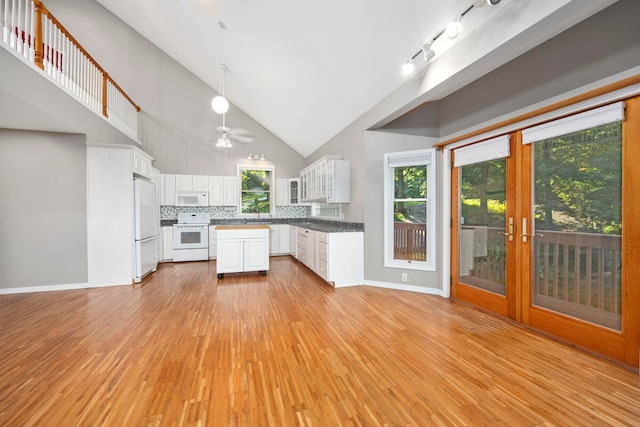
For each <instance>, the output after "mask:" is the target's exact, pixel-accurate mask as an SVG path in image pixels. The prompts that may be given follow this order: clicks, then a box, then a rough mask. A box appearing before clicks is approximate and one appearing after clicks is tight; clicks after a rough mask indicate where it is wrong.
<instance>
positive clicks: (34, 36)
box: [0, 0, 140, 139]
mask: <svg viewBox="0 0 640 427" xmlns="http://www.w3.org/2000/svg"><path fill="white" fill-rule="evenodd" d="M0 16H2V18H3V23H2V40H3V44H4V46H5V47H8V48H9V49H12V50H15V51H16V52H17V53H18V54H20V55H22V56H23V57H24V58H25V59H26V60H27V61H29V62H30V63H32V64H34V66H36V67H38V68H39V69H41V70H42V71H44V72H45V73H47V74H48V75H49V77H51V78H52V79H53V80H54V81H56V82H57V83H58V84H59V85H60V86H61V87H62V88H64V89H65V90H66V91H67V92H69V93H70V94H72V95H73V96H74V97H75V98H76V99H78V100H79V101H81V102H82V103H84V104H85V105H87V106H88V107H89V108H91V109H92V110H93V111H95V112H96V113H97V114H101V115H102V116H104V117H105V118H106V119H107V120H108V121H109V122H110V123H111V124H112V125H114V126H115V127H117V128H118V129H120V130H121V131H123V132H124V133H126V134H127V135H129V136H130V137H132V138H134V139H137V137H138V117H137V113H138V112H139V111H140V107H139V106H138V105H137V104H136V103H135V102H133V100H132V99H131V98H130V97H129V96H128V95H127V94H126V93H125V92H124V91H123V90H122V88H120V86H118V84H117V83H116V82H115V81H114V80H113V79H112V78H111V77H110V76H109V74H108V73H107V72H106V71H105V70H104V69H103V68H102V67H101V66H100V65H99V64H98V63H97V62H96V61H95V59H93V57H92V56H91V55H89V53H88V52H87V51H86V50H85V49H84V48H83V47H82V46H81V45H80V43H78V41H77V40H76V39H75V38H74V37H73V36H72V35H71V34H70V33H69V31H67V29H66V28H65V27H64V26H63V25H62V24H61V23H60V21H58V20H57V19H56V18H55V16H53V14H52V13H51V12H50V11H49V10H48V9H47V8H46V7H45V5H44V4H43V3H42V2H41V1H40V0H0Z"/></svg>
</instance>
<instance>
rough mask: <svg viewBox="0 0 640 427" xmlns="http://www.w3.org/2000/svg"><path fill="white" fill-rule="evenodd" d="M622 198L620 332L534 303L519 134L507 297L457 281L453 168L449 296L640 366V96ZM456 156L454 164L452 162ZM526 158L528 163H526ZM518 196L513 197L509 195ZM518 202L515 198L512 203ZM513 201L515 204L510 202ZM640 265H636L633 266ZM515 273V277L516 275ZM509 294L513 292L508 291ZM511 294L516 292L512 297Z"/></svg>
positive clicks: (527, 149)
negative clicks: (524, 232) (523, 226)
mask: <svg viewBox="0 0 640 427" xmlns="http://www.w3.org/2000/svg"><path fill="white" fill-rule="evenodd" d="M622 143H623V177H622V186H623V195H622V197H623V199H622V206H623V212H622V218H623V219H622V221H623V236H622V253H623V254H622V280H623V306H622V328H621V331H615V330H612V329H608V328H606V327H601V326H597V325H594V324H592V323H589V322H586V321H583V320H579V319H576V318H573V317H570V316H564V315H560V314H558V313H554V312H552V311H550V310H547V309H544V308H541V307H537V306H534V305H532V292H531V280H532V278H531V277H530V274H531V273H530V271H531V268H532V253H531V246H532V245H531V241H530V240H529V242H527V243H522V240H521V230H520V228H521V219H522V217H523V216H526V217H527V218H528V219H529V223H530V224H532V223H533V221H532V219H531V218H529V216H530V213H531V212H532V203H533V201H532V200H531V197H530V194H531V193H530V192H529V191H519V190H518V189H532V184H533V182H532V170H531V167H532V161H531V159H532V144H527V145H523V144H522V133H521V131H520V130H518V131H516V132H513V133H512V134H511V158H512V159H513V160H514V161H515V164H511V165H509V166H508V167H507V182H512V183H515V182H518V183H519V184H518V189H510V188H508V196H507V206H508V209H509V211H508V212H507V218H508V216H509V215H510V214H511V213H513V215H514V218H515V225H516V236H515V238H514V242H513V244H515V245H517V247H516V248H515V249H513V248H512V250H511V252H509V253H510V254H513V256H511V257H508V258H507V259H508V264H507V272H508V273H509V271H511V272H513V273H515V275H514V276H509V275H508V276H507V284H508V283H513V284H514V285H513V286H506V289H507V296H506V297H502V296H499V295H496V294H491V293H489V292H486V291H483V290H481V289H478V288H474V287H472V286H469V285H465V284H463V283H458V277H459V258H458V253H459V244H460V243H459V242H460V240H459V238H460V224H459V213H460V212H459V210H460V203H459V200H458V199H459V194H458V192H459V185H460V174H459V169H458V168H454V167H453V164H452V165H451V187H450V188H451V246H450V249H451V251H450V254H451V296H452V297H453V298H456V299H460V300H464V301H468V302H470V301H473V304H475V305H478V306H479V307H482V308H484V309H487V310H490V311H492V312H494V313H496V314H499V315H503V316H507V317H509V318H512V319H514V320H516V321H518V322H521V323H523V324H526V325H528V326H530V327H533V328H535V329H539V330H541V331H544V332H546V333H550V334H552V335H554V336H556V337H558V338H559V339H561V340H565V341H568V342H570V343H572V344H574V345H577V346H580V347H583V348H586V349H589V350H591V351H595V352H598V353H600V354H602V355H605V356H608V357H611V358H614V359H616V360H619V361H622V362H624V363H626V364H628V365H631V366H635V367H638V366H639V365H640V269H639V268H637V266H636V267H635V268H634V265H633V264H634V261H633V260H637V259H640V197H637V196H636V195H638V194H640V173H637V172H636V171H637V165H638V164H640V96H634V97H632V98H629V99H626V100H625V120H624V121H623V142H622ZM453 155H454V153H452V162H453ZM524 159H529V160H528V161H524ZM512 192H513V193H514V194H510V193H512ZM513 198H515V199H513ZM512 199H513V201H512ZM635 264H637V262H636V263H635ZM516 272H517V273H516ZM510 290H511V291H510ZM512 292H513V293H512Z"/></svg>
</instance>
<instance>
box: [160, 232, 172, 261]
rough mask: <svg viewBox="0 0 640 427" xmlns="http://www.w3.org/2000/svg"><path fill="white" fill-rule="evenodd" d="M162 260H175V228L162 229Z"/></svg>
mask: <svg viewBox="0 0 640 427" xmlns="http://www.w3.org/2000/svg"><path fill="white" fill-rule="evenodd" d="M162 259H163V260H166V261H171V260H173V227H162Z"/></svg>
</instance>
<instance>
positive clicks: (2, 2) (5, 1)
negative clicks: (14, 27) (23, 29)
mask: <svg viewBox="0 0 640 427" xmlns="http://www.w3.org/2000/svg"><path fill="white" fill-rule="evenodd" d="M0 7H2V10H1V11H0V12H1V13H2V41H3V42H5V43H8V42H9V22H8V20H9V0H0Z"/></svg>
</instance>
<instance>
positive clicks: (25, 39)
mask: <svg viewBox="0 0 640 427" xmlns="http://www.w3.org/2000/svg"><path fill="white" fill-rule="evenodd" d="M30 6H31V0H25V2H24V9H23V10H24V20H23V22H22V55H24V57H25V58H29V28H31V25H30V23H29V18H30V17H31V14H30V13H29V12H30Z"/></svg>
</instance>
